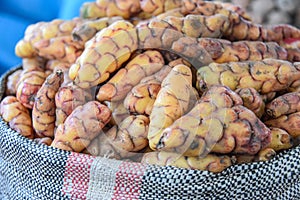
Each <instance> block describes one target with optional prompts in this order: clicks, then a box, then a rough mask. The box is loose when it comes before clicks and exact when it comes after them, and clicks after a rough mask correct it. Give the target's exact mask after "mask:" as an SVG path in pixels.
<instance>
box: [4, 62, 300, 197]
mask: <svg viewBox="0 0 300 200" xmlns="http://www.w3.org/2000/svg"><path fill="white" fill-rule="evenodd" d="M19 68H20V66H18V67H15V68H13V69H11V70H9V71H8V72H7V73H5V74H4V75H3V76H2V77H1V79H0V84H1V87H0V98H1V99H2V98H3V95H4V91H5V85H6V79H7V76H8V75H9V74H11V73H12V72H14V71H15V70H17V69H19ZM0 199H12V200H19V199H22V200H23V199H30V200H33V199H47V200H49V199H99V200H100V199H101V200H106V199H118V200H119V199H158V200H164V199H166V200H175V199H180V200H183V199H197V200H199V199H222V200H224V199H230V200H232V199H270V200H274V199H283V200H288V199H300V146H298V147H296V148H293V149H290V150H286V151H284V152H282V153H279V154H278V155H277V156H276V157H275V158H274V159H272V160H271V161H268V162H256V163H251V164H240V165H235V166H232V167H229V168H227V169H225V170H224V171H223V172H221V173H218V174H214V173H210V172H207V171H199V170H187V169H180V168H175V167H170V166H168V167H161V166H155V165H146V164H141V163H131V162H125V161H117V160H112V159H106V158H102V157H93V156H88V155H85V154H79V153H72V152H68V151H63V150H59V149H56V148H53V147H48V146H46V145H42V144H36V143H34V142H33V141H31V140H28V139H26V138H24V137H23V136H21V135H20V134H19V133H17V132H15V131H14V130H12V129H10V128H9V126H8V125H7V124H6V123H5V122H4V121H3V120H2V118H1V119H0Z"/></svg>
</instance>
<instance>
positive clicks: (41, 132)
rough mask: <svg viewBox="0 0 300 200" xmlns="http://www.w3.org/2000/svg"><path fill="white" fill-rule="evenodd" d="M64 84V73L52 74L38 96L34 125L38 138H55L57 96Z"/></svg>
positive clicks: (33, 111) (34, 110) (33, 112)
mask: <svg viewBox="0 0 300 200" xmlns="http://www.w3.org/2000/svg"><path fill="white" fill-rule="evenodd" d="M62 82H63V72H62V71H60V70H59V71H56V72H53V73H52V74H50V75H49V76H48V77H47V79H46V80H45V82H44V83H43V85H42V86H41V88H40V89H39V91H38V92H37V94H36V97H35V101H34V105H33V109H32V125H33V128H34V130H35V133H36V135H37V137H40V138H43V137H53V136H54V128H55V109H56V107H55V95H56V93H57V91H58V89H59V87H60V85H61V83H62Z"/></svg>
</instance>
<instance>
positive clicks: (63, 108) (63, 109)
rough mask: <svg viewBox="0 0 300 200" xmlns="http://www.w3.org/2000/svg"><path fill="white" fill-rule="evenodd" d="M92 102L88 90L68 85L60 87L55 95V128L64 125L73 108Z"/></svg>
mask: <svg viewBox="0 0 300 200" xmlns="http://www.w3.org/2000/svg"><path fill="white" fill-rule="evenodd" d="M91 100H93V95H92V91H91V90H90V89H82V88H80V87H78V86H76V85H73V84H70V85H67V86H61V87H60V88H59V89H58V91H57V93H56V94H55V106H56V110H55V127H58V125H60V124H62V123H64V121H65V120H66V118H67V117H68V116H69V115H70V114H71V113H72V112H73V110H74V109H75V108H77V107H78V106H81V105H83V104H85V103H87V102H89V101H91Z"/></svg>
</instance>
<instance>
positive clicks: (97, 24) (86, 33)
mask: <svg viewBox="0 0 300 200" xmlns="http://www.w3.org/2000/svg"><path fill="white" fill-rule="evenodd" d="M122 19H123V18H122V17H120V16H116V17H102V18H99V19H93V20H87V21H84V22H83V23H82V24H79V25H78V26H76V27H75V28H74V29H73V30H72V39H73V41H78V42H81V43H86V42H87V41H88V40H90V39H91V38H92V37H94V36H95V35H96V33H97V32H98V31H100V30H102V29H103V28H106V27H108V26H109V25H111V24H112V23H114V22H116V21H119V20H122Z"/></svg>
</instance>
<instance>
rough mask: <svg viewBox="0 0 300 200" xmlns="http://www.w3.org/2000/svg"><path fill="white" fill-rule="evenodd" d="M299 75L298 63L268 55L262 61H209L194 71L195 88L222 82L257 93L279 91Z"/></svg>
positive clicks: (287, 86)
mask: <svg viewBox="0 0 300 200" xmlns="http://www.w3.org/2000/svg"><path fill="white" fill-rule="evenodd" d="M299 78H300V63H290V62H288V61H285V60H277V59H272V58H267V59H264V60H262V61H243V62H229V63H223V64H217V63H211V64H209V65H208V66H203V67H201V68H200V69H198V72H197V86H196V87H197V89H199V91H204V90H206V89H207V88H209V87H211V86H212V85H216V84H219V85H225V86H228V87H229V88H230V89H231V90H236V89H238V88H249V87H252V88H254V89H255V90H257V91H258V92H259V93H260V94H268V93H270V92H277V91H282V90H285V89H287V88H289V87H290V86H291V85H292V84H293V83H294V82H296V81H297V80H298V79H299Z"/></svg>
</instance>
